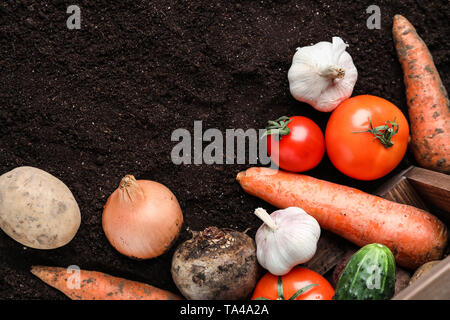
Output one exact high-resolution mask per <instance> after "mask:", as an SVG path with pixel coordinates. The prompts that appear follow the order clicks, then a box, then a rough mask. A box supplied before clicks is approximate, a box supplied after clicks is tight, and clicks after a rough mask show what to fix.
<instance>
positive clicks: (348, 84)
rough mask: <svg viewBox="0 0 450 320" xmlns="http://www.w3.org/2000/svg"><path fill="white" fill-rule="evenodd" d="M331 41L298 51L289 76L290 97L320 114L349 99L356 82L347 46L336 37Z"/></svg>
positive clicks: (293, 59)
mask: <svg viewBox="0 0 450 320" xmlns="http://www.w3.org/2000/svg"><path fill="white" fill-rule="evenodd" d="M332 41H333V42H332V43H330V42H326V41H323V42H319V43H316V44H315V45H313V46H307V47H302V48H297V51H296V53H295V54H294V57H293V58H292V65H291V67H290V69H289V72H288V79H289V89H290V91H291V94H292V96H293V97H294V98H295V99H297V100H299V101H302V102H306V103H308V104H310V105H311V106H313V107H314V108H315V109H317V110H319V111H323V112H330V111H333V110H334V109H335V108H336V107H337V106H338V105H339V104H340V103H341V102H342V101H344V100H345V99H347V98H349V97H350V96H351V95H352V92H353V87H354V86H355V83H356V79H357V78H358V71H357V70H356V67H355V65H354V64H353V59H352V57H351V56H350V54H349V53H348V52H346V51H345V49H346V48H347V46H348V45H347V44H345V43H344V41H343V40H342V39H341V38H339V37H333V40H332Z"/></svg>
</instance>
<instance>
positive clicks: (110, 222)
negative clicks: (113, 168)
mask: <svg viewBox="0 0 450 320" xmlns="http://www.w3.org/2000/svg"><path fill="white" fill-rule="evenodd" d="M182 224H183V214H182V211H181V208H180V205H179V203H178V201H177V199H176V197H175V195H174V194H173V193H172V192H171V191H170V190H169V189H168V188H167V187H165V186H164V185H162V184H160V183H158V182H155V181H150V180H136V179H135V178H134V177H133V176H132V175H127V176H125V177H124V178H123V179H122V181H121V182H120V186H119V188H117V189H116V190H115V191H114V192H113V193H112V194H111V195H110V196H109V198H108V201H107V202H106V204H105V207H104V209H103V216H102V226H103V230H104V232H105V235H106V237H107V238H108V240H109V242H110V243H111V245H112V246H113V247H114V248H115V249H116V250H117V251H119V252H120V253H121V254H123V255H126V256H128V257H130V258H135V259H150V258H154V257H157V256H160V255H161V254H163V253H164V252H165V251H167V249H169V248H170V247H171V245H172V244H173V242H174V240H175V239H176V238H177V236H178V234H179V232H180V229H181V226H182Z"/></svg>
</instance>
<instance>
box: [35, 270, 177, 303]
mask: <svg viewBox="0 0 450 320" xmlns="http://www.w3.org/2000/svg"><path fill="white" fill-rule="evenodd" d="M31 273H33V274H34V275H35V276H36V277H38V278H39V279H41V280H42V281H44V282H45V283H47V284H48V285H50V286H52V287H53V288H55V289H58V290H59V291H61V292H62V293H64V294H65V295H66V296H68V297H69V298H70V299H72V300H181V299H182V298H181V297H179V296H177V295H175V294H173V293H171V292H169V291H166V290H162V289H159V288H156V287H153V286H151V285H149V284H145V283H141V282H136V281H131V280H126V279H122V278H116V277H113V276H110V275H108V274H105V273H102V272H96V271H87V270H80V274H79V276H80V278H79V281H77V279H76V277H77V274H76V273H74V272H68V270H67V269H65V268H59V267H44V266H33V267H31ZM77 284H79V288H77Z"/></svg>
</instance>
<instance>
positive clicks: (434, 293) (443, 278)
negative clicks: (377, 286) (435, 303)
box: [392, 256, 450, 300]
mask: <svg viewBox="0 0 450 320" xmlns="http://www.w3.org/2000/svg"><path fill="white" fill-rule="evenodd" d="M392 299H393V300H450V256H448V257H447V258H445V259H444V260H442V261H441V262H440V263H438V264H437V265H435V266H434V267H433V268H432V269H431V270H430V271H429V272H428V273H427V274H425V275H424V276H423V277H422V278H419V279H417V281H415V282H414V283H413V284H411V285H410V286H408V287H407V288H406V289H404V290H402V291H401V292H400V293H399V294H397V295H396V296H395V297H394V298H392Z"/></svg>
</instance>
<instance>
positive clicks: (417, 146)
mask: <svg viewBox="0 0 450 320" xmlns="http://www.w3.org/2000/svg"><path fill="white" fill-rule="evenodd" d="M392 34H393V38H394V43H395V48H396V49H397V55H398V58H399V61H400V63H401V65H402V68H403V74H404V82H405V87H406V98H407V103H408V107H409V108H408V112H409V120H410V122H411V138H412V139H411V147H412V151H413V154H414V157H415V158H416V160H417V162H418V163H419V164H420V165H421V166H422V167H424V168H428V169H431V170H436V171H441V172H444V173H449V172H450V105H449V99H448V95H447V90H446V89H445V87H444V85H443V84H442V81H441V78H440V77H439V73H438V71H437V70H436V66H435V65H434V62H433V57H432V56H431V54H430V51H429V50H428V48H427V46H426V44H425V42H423V40H422V38H420V36H419V35H418V34H417V32H416V29H414V27H413V25H412V24H411V23H410V22H409V21H408V20H407V19H406V18H404V17H403V16H401V15H396V16H395V17H394V25H393V28H392Z"/></svg>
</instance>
